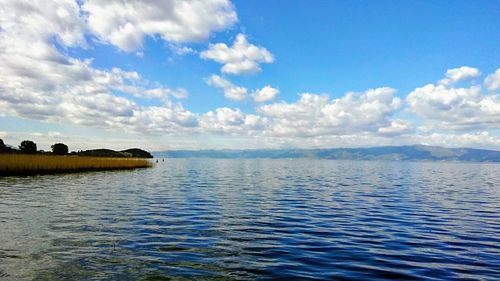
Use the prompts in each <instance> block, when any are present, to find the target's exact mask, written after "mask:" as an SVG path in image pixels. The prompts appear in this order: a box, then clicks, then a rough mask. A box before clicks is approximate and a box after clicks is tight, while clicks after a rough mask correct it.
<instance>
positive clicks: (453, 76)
mask: <svg viewBox="0 0 500 281" xmlns="http://www.w3.org/2000/svg"><path fill="white" fill-rule="evenodd" d="M479 75H481V72H479V69H477V68H473V67H468V66H462V67H458V68H452V69H448V70H447V71H446V75H445V78H443V79H442V80H441V81H439V84H441V85H444V86H447V85H451V84H454V83H456V82H458V81H462V80H467V79H470V78H474V77H478V76H479Z"/></svg>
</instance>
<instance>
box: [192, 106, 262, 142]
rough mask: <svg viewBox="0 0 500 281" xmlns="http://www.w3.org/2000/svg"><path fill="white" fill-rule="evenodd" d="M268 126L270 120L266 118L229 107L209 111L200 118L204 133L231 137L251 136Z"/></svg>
mask: <svg viewBox="0 0 500 281" xmlns="http://www.w3.org/2000/svg"><path fill="white" fill-rule="evenodd" d="M267 125H268V120H267V119H266V118H264V117H261V116H257V115H253V114H245V113H243V112H242V111H241V110H240V109H230V108H227V107H222V108H217V109H215V110H213V111H209V112H207V113H206V114H204V115H203V116H201V118H200V127H201V128H203V130H204V131H206V132H215V133H226V134H231V135H251V134H254V133H256V132H260V131H263V130H265V128H266V127H267Z"/></svg>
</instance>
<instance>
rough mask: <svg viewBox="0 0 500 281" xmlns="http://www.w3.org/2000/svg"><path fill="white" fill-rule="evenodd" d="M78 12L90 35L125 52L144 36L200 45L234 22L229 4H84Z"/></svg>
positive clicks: (116, 0)
mask: <svg viewBox="0 0 500 281" xmlns="http://www.w3.org/2000/svg"><path fill="white" fill-rule="evenodd" d="M82 10H83V11H84V12H85V13H86V15H87V21H88V26H89V28H90V29H91V30H92V32H94V33H95V34H97V35H98V37H99V38H100V39H101V40H102V41H104V42H109V43H111V44H113V45H115V46H117V47H119V48H120V49H122V50H124V51H127V52H132V51H135V50H137V49H140V48H142V45H143V41H144V37H145V36H159V37H161V38H162V39H163V40H165V41H169V42H177V43H183V42H193V41H202V40H206V39H207V38H208V37H209V36H210V34H211V33H212V32H214V31H220V30H224V29H226V28H228V27H230V26H231V25H233V24H234V23H235V22H236V21H237V20H238V17H237V14H236V11H235V9H234V6H233V5H232V3H231V2H230V1H229V0H206V1H200V0H195V1H189V0H154V1H146V0H142V1H123V0H87V1H85V2H84V3H83V5H82Z"/></svg>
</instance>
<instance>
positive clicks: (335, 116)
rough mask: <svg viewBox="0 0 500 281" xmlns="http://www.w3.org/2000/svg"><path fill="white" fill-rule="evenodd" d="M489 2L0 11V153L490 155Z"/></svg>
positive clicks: (498, 55) (148, 4) (105, 2)
mask: <svg viewBox="0 0 500 281" xmlns="http://www.w3.org/2000/svg"><path fill="white" fill-rule="evenodd" d="M499 14H500V1H416V0H408V1H396V0H394V1H327V0H316V1H305V0H274V1H264V0H261V1H244V0H240V1H227V0H205V1H197V0H192V1H187V0H186V1H184V0H148V1H145V0H144V1H140V0H137V1H127V0H78V1H74V0H73V1H72V0H47V1H24V0H0V138H1V139H3V140H4V142H5V143H7V144H11V145H13V146H17V145H18V144H19V143H20V142H21V141H22V140H25V139H29V140H33V141H35V142H36V143H37V144H38V147H39V149H45V150H49V149H50V145H51V144H54V143H57V142H63V143H65V144H67V145H68V146H69V148H70V150H82V149H91V148H102V147H106V148H112V149H125V148H130V147H141V148H145V149H148V150H153V151H159V150H169V149H257V148H273V149H275V148H328V147H367V146H384V145H410V144H425V145H439V146H445V147H474V148H487V149H495V150H500V16H499Z"/></svg>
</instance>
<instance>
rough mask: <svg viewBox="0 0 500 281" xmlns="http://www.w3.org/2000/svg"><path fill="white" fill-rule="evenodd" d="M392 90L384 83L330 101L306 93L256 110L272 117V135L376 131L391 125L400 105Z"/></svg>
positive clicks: (322, 96) (321, 96)
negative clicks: (377, 86) (295, 98)
mask: <svg viewBox="0 0 500 281" xmlns="http://www.w3.org/2000/svg"><path fill="white" fill-rule="evenodd" d="M394 93H395V90H394V89H392V88H387V87H384V88H377V89H370V90H368V91H366V92H365V93H362V94H358V93H348V94H346V95H345V96H343V97H342V98H340V99H335V100H333V101H329V98H328V96H326V95H315V94H308V93H305V94H301V96H300V99H299V100H298V101H297V102H295V103H284V102H281V103H274V104H270V105H264V106H261V107H260V108H259V112H261V113H262V114H264V115H265V116H267V117H270V118H272V120H271V123H272V124H271V131H270V132H269V133H270V135H275V136H301V137H305V136H309V137H310V136H321V135H348V134H352V133H359V132H371V133H376V132H378V130H379V129H380V128H386V127H390V126H391V124H392V123H391V122H392V121H391V120H390V119H389V117H390V116H391V115H392V114H393V113H394V111H395V110H397V109H398V108H399V107H400V106H401V100H400V99H399V98H397V97H394ZM386 130H389V129H386ZM382 131H384V130H383V129H382ZM403 131H406V130H401V132H403ZM392 132H394V133H395V132H396V131H395V130H394V129H393V130H392Z"/></svg>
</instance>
